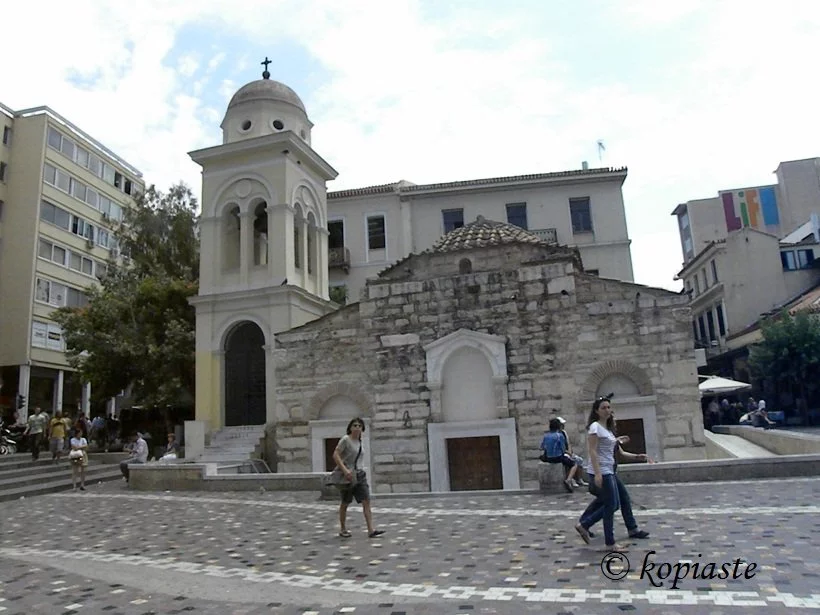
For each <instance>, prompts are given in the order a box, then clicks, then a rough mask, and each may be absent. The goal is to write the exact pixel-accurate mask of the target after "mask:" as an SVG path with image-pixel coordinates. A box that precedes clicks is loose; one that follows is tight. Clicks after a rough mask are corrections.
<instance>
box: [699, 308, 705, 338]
mask: <svg viewBox="0 0 820 615" xmlns="http://www.w3.org/2000/svg"><path fill="white" fill-rule="evenodd" d="M698 330H699V331H700V340H701V341H702V342H705V341H706V325H705V324H704V322H703V314H701V315H700V316H698Z"/></svg>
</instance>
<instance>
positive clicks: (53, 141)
mask: <svg viewBox="0 0 820 615" xmlns="http://www.w3.org/2000/svg"><path fill="white" fill-rule="evenodd" d="M62 142H63V135H61V134H60V131H59V130H55V129H54V128H51V127H49V129H48V145H49V147H52V148H54V149H56V150H58V151H59V149H60V144H61V143H62Z"/></svg>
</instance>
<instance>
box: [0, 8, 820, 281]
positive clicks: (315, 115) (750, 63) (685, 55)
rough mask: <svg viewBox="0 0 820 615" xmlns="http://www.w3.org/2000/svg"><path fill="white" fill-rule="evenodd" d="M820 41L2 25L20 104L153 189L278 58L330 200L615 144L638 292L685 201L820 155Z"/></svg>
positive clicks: (635, 12) (813, 15) (618, 16)
mask: <svg viewBox="0 0 820 615" xmlns="http://www.w3.org/2000/svg"><path fill="white" fill-rule="evenodd" d="M673 5H674V6H673ZM6 11H7V13H6V14H8V15H9V16H10V18H11V19H12V20H13V19H14V18H15V17H16V18H17V19H18V20H24V19H27V18H28V12H27V11H28V8H27V7H24V6H22V5H17V6H15V7H13V8H11V9H6ZM15 13H17V14H16V15H15ZM191 28H195V29H196V34H197V36H185V33H186V32H187V31H188V30H189V29H191ZM818 32H820V5H818V4H816V3H814V2H795V3H784V5H783V6H782V7H781V6H777V5H774V4H762V3H761V4H760V5H754V4H750V3H748V2H743V3H738V2H733V1H727V2H720V3H707V2H705V1H704V0H693V1H690V2H683V1H681V2H676V3H673V4H669V3H657V2H651V1H650V0H624V2H623V3H618V5H617V7H616V8H612V9H610V8H601V6H600V3H597V2H593V1H582V0H581V1H579V2H578V3H573V4H572V5H571V6H570V5H566V6H564V7H562V8H561V10H560V11H559V10H554V11H548V10H546V9H545V8H544V5H542V4H541V3H536V2H532V3H527V2H525V1H523V0H522V2H520V3H508V5H504V6H503V8H499V6H498V5H497V4H494V3H493V4H491V3H481V2H475V3H474V2H470V3H464V2H460V3H454V4H450V3H431V2H414V1H410V0H395V1H392V2H389V3H388V2H383V1H376V0H361V1H352V0H351V1H349V2H328V1H321V0H317V1H308V0H306V1H304V2H301V3H278V4H276V3H274V4H272V3H271V2H270V1H269V0H264V1H263V0H246V1H244V2H242V3H237V2H235V1H231V2H228V1H227V0H201V1H200V2H198V3H196V4H191V3H187V2H182V1H181V0H165V1H163V2H160V0H145V1H144V2H142V3H140V10H139V11H135V10H133V6H131V5H128V4H122V3H103V2H94V1H91V0H76V1H75V2H72V3H58V2H54V3H49V8H48V12H47V17H46V18H44V19H42V20H40V21H38V36H37V40H36V41H35V40H33V39H32V37H31V34H30V32H28V31H26V30H25V29H22V28H18V29H14V28H9V29H7V30H6V31H5V32H4V37H3V38H1V39H0V56H2V57H14V58H15V61H14V62H8V63H6V64H5V65H4V74H3V81H2V85H0V88H2V89H0V100H2V101H3V102H4V103H6V104H7V105H10V106H12V107H13V108H22V107H26V106H34V105H39V104H48V105H49V106H51V107H53V108H55V109H56V110H57V111H58V112H59V113H61V114H63V115H64V116H66V117H67V118H69V119H70V120H71V121H73V122H75V123H76V124H78V125H79V126H80V127H82V128H83V129H84V130H86V131H87V132H89V133H90V134H92V135H94V136H95V137H96V138H98V139H99V140H100V141H102V142H103V143H104V144H105V145H107V146H108V147H110V148H111V149H113V150H114V151H116V152H118V153H120V154H121V155H122V156H123V157H124V158H126V159H127V160H129V162H131V163H133V164H135V165H136V166H138V167H139V168H141V169H142V170H143V171H144V172H145V176H146V178H147V179H148V180H149V181H150V182H155V183H156V184H157V185H159V186H161V187H162V186H167V185H169V184H170V183H171V182H173V181H175V180H177V179H179V178H183V179H185V180H186V181H188V182H189V183H191V184H192V185H193V186H194V187H195V188H196V190H197V191H198V190H199V181H200V178H199V177H200V176H199V169H198V167H197V166H196V165H194V164H193V163H192V162H191V161H190V160H189V158H188V156H187V152H188V151H190V150H192V149H196V148H200V147H205V146H209V145H215V144H218V143H220V142H221V133H220V130H219V122H220V121H221V118H222V115H223V114H224V106H225V104H227V101H228V99H229V98H230V96H231V95H232V94H233V92H234V91H235V90H236V89H237V88H238V87H239V86H240V85H241V84H242V83H244V82H245V81H248V80H251V79H253V78H255V75H256V74H257V71H258V70H259V68H260V67H258V65H257V62H258V58H257V57H256V56H257V54H259V53H260V50H261V53H262V54H264V53H265V52H266V51H265V50H266V49H269V50H271V51H269V53H270V54H271V57H272V59H273V60H274V64H273V65H272V67H271V70H272V72H273V73H274V77H277V76H278V75H280V74H283V73H285V74H290V75H294V76H295V77H294V78H295V79H297V80H301V81H299V82H300V83H301V84H302V88H297V91H298V93H299V94H300V96H301V97H302V98H303V100H305V103H306V104H307V107H308V111H309V113H310V116H311V119H312V120H313V121H314V123H315V125H316V126H315V128H314V131H313V145H314V147H315V148H316V149H317V151H318V152H319V153H320V154H321V155H322V156H323V157H325V158H326V159H327V160H328V161H329V162H330V163H331V164H333V165H334V166H335V167H336V168H337V169H338V170H339V171H340V172H341V175H340V177H339V179H338V180H337V181H335V182H334V183H333V184H332V186H331V188H332V189H339V188H344V187H356V186H361V185H369V184H378V183H385V182H389V181H395V180H398V179H400V178H405V179H409V180H411V181H415V182H435V181H447V180H459V179H469V178H475V177H483V176H493V175H506V174H519V173H531V172H543V171H555V170H564V169H568V168H579V167H580V165H581V161H582V160H588V161H589V162H590V163H591V164H592V165H596V164H597V151H596V147H595V142H596V141H597V139H599V138H602V139H604V140H605V142H606V145H607V151H606V153H605V156H604V159H603V163H604V164H609V165H620V164H625V165H628V166H629V169H630V173H629V177H628V179H627V181H626V184H625V186H624V195H625V202H626V208H627V217H628V224H629V229H630V235H631V237H632V239H633V249H632V255H633V262H634V269H635V273H636V280H637V281H638V282H641V283H648V284H652V285H661V286H666V287H670V288H674V289H677V288H679V284H678V283H675V282H673V281H672V276H673V275H674V274H675V272H676V271H678V270H679V268H680V264H681V254H680V248H679V241H678V239H677V231H676V227H675V221H674V219H673V218H672V216H670V212H671V210H672V209H673V208H674V207H675V205H677V204H678V203H680V202H683V201H686V200H689V199H693V198H702V197H708V196H711V195H713V194H715V193H716V192H717V190H719V189H721V188H728V187H734V186H742V185H754V184H761V183H767V182H771V181H773V178H772V176H771V171H772V170H773V169H774V168H775V166H776V165H777V163H778V162H779V161H780V160H786V159H792V158H799V157H809V156H814V155H816V154H817V152H816V151H813V148H815V147H816V144H817V143H818V142H820V128H819V127H818V126H820V125H819V124H818V123H817V122H815V121H814V117H815V116H816V110H815V108H814V107H815V102H814V101H815V100H816V96H815V93H814V89H815V86H814V81H815V80H814V74H815V72H816V69H815V67H814V61H813V60H814V58H815V56H816V54H815V46H816V43H815V41H816V40H817V36H818ZM44 42H46V44H44ZM58 42H59V51H57V52H55V49H56V48H57V47H58V44H57V43H58ZM300 53H302V54H304V55H303V56H300V55H299V54H300ZM310 62H313V63H314V64H313V65H310V66H309V63H310ZM291 85H295V84H294V83H292V82H291Z"/></svg>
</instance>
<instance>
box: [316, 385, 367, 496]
mask: <svg viewBox="0 0 820 615" xmlns="http://www.w3.org/2000/svg"><path fill="white" fill-rule="evenodd" d="M370 413H371V412H370V401H369V399H368V397H367V396H366V395H364V393H362V392H361V391H360V390H359V389H358V388H357V387H355V386H353V385H349V384H346V383H334V384H332V385H330V386H327V387H325V388H324V389H322V390H321V391H319V392H318V393H317V394H316V395H314V396H313V398H312V399H311V400H310V402H309V403H308V405H307V412H306V414H307V418H308V419H309V422H308V426H309V430H310V449H311V466H312V470H313V471H314V472H325V471H327V470H328V469H329V468H330V466H332V454H333V449H334V448H335V445H336V443H337V442H338V440H339V438H341V437H342V436H343V435H344V434H345V429H346V428H347V425H348V423H349V422H350V421H351V420H352V419H354V418H356V417H359V418H362V419H363V420H364V422H365V431H364V434H363V435H362V457H361V459H360V461H359V463H358V466H359V467H360V468H366V469H372V468H373V466H372V456H371V450H370V448H371V447H370V442H371V440H370V434H371V431H372V428H373V425H372V423H371V422H370V420H369V416H370ZM375 474H376V472H369V473H368V480H369V482H370V484H371V486H372V485H373V484H374V481H375V480H376V477H375Z"/></svg>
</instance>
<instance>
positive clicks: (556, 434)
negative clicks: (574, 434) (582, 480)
mask: <svg viewBox="0 0 820 615" xmlns="http://www.w3.org/2000/svg"><path fill="white" fill-rule="evenodd" d="M549 427H550V430H549V431H548V432H547V433H545V434H544V439H543V440H542V441H541V450H542V451H544V453H543V454H542V455H541V457H540V459H541V461H545V462H547V463H561V464H563V465H564V467H565V468H567V469H568V472H567V477H566V478H565V479H564V488H565V489H566V490H567V491H569V492H570V493H572V492H573V491H574V490H575V489H574V486H573V480H574V479H575V475H576V474H577V472H578V465H577V464H576V463H575V460H574V459H573V458H572V457H571V456H570V455H569V454H568V453H567V448H566V441H565V440H564V436H563V434H562V433H561V421H559V420H558V419H557V418H554V419H550V425H549Z"/></svg>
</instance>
